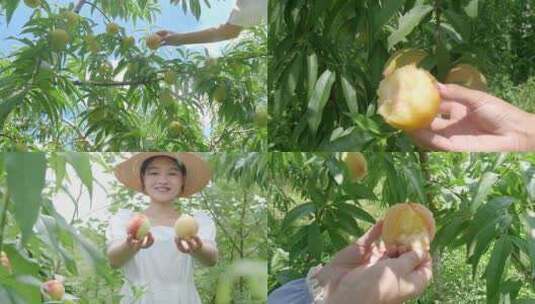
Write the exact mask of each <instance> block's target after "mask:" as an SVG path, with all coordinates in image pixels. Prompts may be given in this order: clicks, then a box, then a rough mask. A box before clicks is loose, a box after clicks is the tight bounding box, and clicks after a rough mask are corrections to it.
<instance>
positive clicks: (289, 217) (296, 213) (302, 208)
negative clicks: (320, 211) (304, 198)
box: [282, 202, 316, 229]
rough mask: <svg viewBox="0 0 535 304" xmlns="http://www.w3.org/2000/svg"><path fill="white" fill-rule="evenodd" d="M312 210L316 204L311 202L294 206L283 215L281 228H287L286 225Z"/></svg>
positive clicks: (313, 210) (312, 211)
mask: <svg viewBox="0 0 535 304" xmlns="http://www.w3.org/2000/svg"><path fill="white" fill-rule="evenodd" d="M314 212H316V206H315V205H314V203H312V202H308V203H304V204H301V205H298V206H296V207H294V208H293V209H292V210H290V211H289V212H288V213H287V214H286V216H285V217H284V220H283V222H282V227H283V229H287V228H288V226H289V225H291V224H292V223H293V222H294V221H296V220H297V219H300V218H302V217H304V216H307V215H310V214H313V213H314Z"/></svg>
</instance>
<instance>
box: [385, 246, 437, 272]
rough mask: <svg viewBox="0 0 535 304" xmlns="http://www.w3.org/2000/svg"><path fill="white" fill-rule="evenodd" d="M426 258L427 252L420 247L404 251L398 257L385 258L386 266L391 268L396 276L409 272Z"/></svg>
mask: <svg viewBox="0 0 535 304" xmlns="http://www.w3.org/2000/svg"><path fill="white" fill-rule="evenodd" d="M426 259H427V253H426V252H424V251H423V250H421V249H413V250H411V251H408V252H405V253H404V254H402V255H401V256H400V257H398V258H392V259H387V260H385V263H386V266H387V267H389V268H391V269H392V271H393V272H394V273H396V274H397V275H398V276H405V275H406V274H409V273H411V272H412V271H414V269H416V268H417V267H418V265H420V264H422V262H424V261H425V260H426Z"/></svg>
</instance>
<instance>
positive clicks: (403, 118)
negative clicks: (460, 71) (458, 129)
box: [377, 65, 440, 131]
mask: <svg viewBox="0 0 535 304" xmlns="http://www.w3.org/2000/svg"><path fill="white" fill-rule="evenodd" d="M435 82H436V81H435V79H434V78H433V76H432V75H431V74H429V72H427V71H426V70H424V69H419V68H417V67H416V66H415V65H407V66H404V67H402V68H399V69H397V70H395V71H394V72H393V73H392V74H390V75H388V76H386V77H385V78H384V79H383V80H382V81H381V83H380V84H379V90H378V91H377V94H378V95H379V99H378V103H379V109H378V112H379V114H381V115H382V116H383V118H384V119H385V121H386V122H387V123H388V124H390V125H392V126H393V127H396V128H398V129H402V130H405V131H411V130H415V129H421V128H425V127H427V126H429V124H430V123H431V121H432V120H433V119H434V118H435V116H436V115H437V113H438V109H439V105H440V94H439V92H438V90H437V88H436V86H435Z"/></svg>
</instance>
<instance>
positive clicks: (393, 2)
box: [372, 0, 405, 31]
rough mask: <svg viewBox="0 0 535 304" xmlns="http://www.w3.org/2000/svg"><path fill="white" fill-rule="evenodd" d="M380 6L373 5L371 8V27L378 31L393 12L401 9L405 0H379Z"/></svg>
mask: <svg viewBox="0 0 535 304" xmlns="http://www.w3.org/2000/svg"><path fill="white" fill-rule="evenodd" d="M381 3H382V6H381V8H378V7H375V8H374V9H373V10H372V13H373V16H372V18H373V29H374V30H376V31H380V30H381V28H382V27H383V25H385V24H386V23H387V22H388V20H390V18H392V17H393V16H394V14H395V13H396V12H398V11H400V10H401V8H402V7H403V4H404V3H405V0H385V1H381Z"/></svg>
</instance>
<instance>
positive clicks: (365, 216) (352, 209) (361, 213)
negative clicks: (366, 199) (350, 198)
mask: <svg viewBox="0 0 535 304" xmlns="http://www.w3.org/2000/svg"><path fill="white" fill-rule="evenodd" d="M337 206H338V208H340V209H341V208H343V209H344V210H345V211H346V212H348V213H350V214H351V215H353V216H354V217H355V218H358V219H360V220H363V221H365V222H368V223H371V224H375V219H374V218H373V216H371V215H370V214H369V213H368V212H366V210H364V209H362V208H360V207H357V206H355V205H351V204H348V203H345V202H342V203H337Z"/></svg>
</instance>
